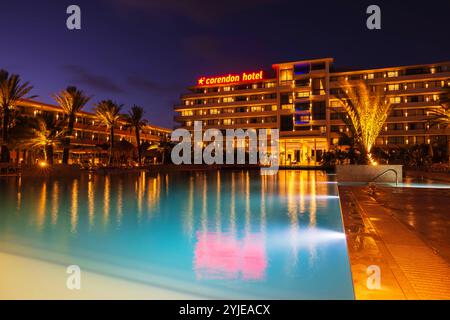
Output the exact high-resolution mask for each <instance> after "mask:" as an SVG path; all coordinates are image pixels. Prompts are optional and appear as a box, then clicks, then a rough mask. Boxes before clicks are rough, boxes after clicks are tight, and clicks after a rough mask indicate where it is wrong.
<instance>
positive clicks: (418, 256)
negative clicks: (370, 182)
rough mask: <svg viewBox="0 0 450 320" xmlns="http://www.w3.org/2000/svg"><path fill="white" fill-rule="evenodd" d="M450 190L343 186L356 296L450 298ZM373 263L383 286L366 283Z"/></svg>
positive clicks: (360, 297) (342, 202)
mask: <svg viewBox="0 0 450 320" xmlns="http://www.w3.org/2000/svg"><path fill="white" fill-rule="evenodd" d="M449 192H450V190H448V189H423V188H422V189H416V188H381V187H376V188H375V189H374V188H369V187H361V186H359V187H351V186H345V187H343V186H340V187H339V193H340V197H341V206H342V212H343V219H344V226H345V231H346V234H347V242H348V248H349V256H350V262H351V267H352V275H353V282H354V287H355V295H356V298H357V299H450V261H449V260H448V257H449V256H448V253H449V247H450V239H449V237H450V229H449V224H448V220H449V219H448V215H449V213H448V208H449V204H450V194H449ZM394 203H395V204H394ZM370 265H377V266H379V267H380V269H381V288H380V289H378V290H371V289H369V288H368V287H367V285H366V282H367V279H368V274H367V267H368V266H370Z"/></svg>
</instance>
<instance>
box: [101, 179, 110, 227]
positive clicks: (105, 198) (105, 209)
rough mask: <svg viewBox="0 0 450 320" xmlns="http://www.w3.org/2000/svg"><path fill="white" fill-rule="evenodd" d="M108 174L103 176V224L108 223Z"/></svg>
mask: <svg viewBox="0 0 450 320" xmlns="http://www.w3.org/2000/svg"><path fill="white" fill-rule="evenodd" d="M110 179H111V178H110V177H109V176H105V190H104V193H103V225H107V224H108V223H109V210H110V203H111V181H110Z"/></svg>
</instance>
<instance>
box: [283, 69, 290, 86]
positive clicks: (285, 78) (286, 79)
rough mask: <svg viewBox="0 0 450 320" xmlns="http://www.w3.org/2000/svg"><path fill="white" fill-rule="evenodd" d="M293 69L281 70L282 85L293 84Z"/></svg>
mask: <svg viewBox="0 0 450 320" xmlns="http://www.w3.org/2000/svg"><path fill="white" fill-rule="evenodd" d="M292 71H293V70H292V69H281V70H280V84H282V85H287V84H292V79H293V75H292Z"/></svg>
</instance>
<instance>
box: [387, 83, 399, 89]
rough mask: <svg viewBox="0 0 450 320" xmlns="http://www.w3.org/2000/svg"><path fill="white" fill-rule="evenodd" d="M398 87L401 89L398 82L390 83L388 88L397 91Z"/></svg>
mask: <svg viewBox="0 0 450 320" xmlns="http://www.w3.org/2000/svg"><path fill="white" fill-rule="evenodd" d="M398 89H399V85H398V83H396V84H390V85H388V90H389V91H395V90H398Z"/></svg>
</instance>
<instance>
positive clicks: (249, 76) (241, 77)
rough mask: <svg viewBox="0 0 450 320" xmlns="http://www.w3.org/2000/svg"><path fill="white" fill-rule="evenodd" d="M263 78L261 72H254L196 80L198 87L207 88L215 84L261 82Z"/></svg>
mask: <svg viewBox="0 0 450 320" xmlns="http://www.w3.org/2000/svg"><path fill="white" fill-rule="evenodd" d="M263 77H264V75H263V71H262V70H260V71H255V72H242V73H241V74H228V75H223V76H215V77H200V78H199V79H198V80H197V85H198V86H209V85H215V84H229V83H236V82H247V81H255V80H262V79H263Z"/></svg>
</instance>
